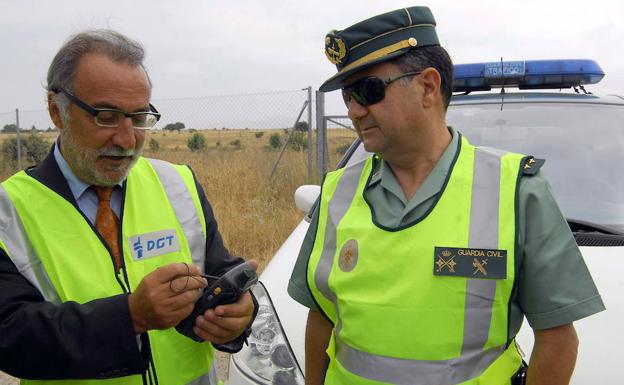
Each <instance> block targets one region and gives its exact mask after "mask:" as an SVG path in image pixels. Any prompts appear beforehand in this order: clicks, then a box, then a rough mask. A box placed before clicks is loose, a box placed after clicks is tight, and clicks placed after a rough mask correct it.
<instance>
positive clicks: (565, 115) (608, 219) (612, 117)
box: [447, 102, 624, 231]
mask: <svg viewBox="0 0 624 385" xmlns="http://www.w3.org/2000/svg"><path fill="white" fill-rule="evenodd" d="M623 122H624V106H621V105H603V104H590V103H583V104H582V103H535V102H534V103H506V104H505V105H504V106H503V109H502V111H501V106H500V104H480V105H479V104H477V105H474V104H470V105H451V106H450V107H449V111H448V114H447V123H448V124H449V125H450V126H452V127H454V128H455V129H456V130H458V131H459V132H461V133H462V134H464V135H465V136H466V137H467V138H468V139H469V140H470V142H471V143H473V144H475V145H481V146H488V147H496V148H500V149H504V150H509V151H514V152H519V153H523V154H528V155H533V156H535V157H537V158H545V159H546V164H545V165H544V166H543V168H542V170H543V172H544V174H545V175H546V176H547V178H548V180H549V181H550V184H551V185H552V188H553V190H554V193H555V196H556V198H557V201H558V202H559V205H560V206H561V209H562V211H563V212H564V214H565V215H566V217H568V218H571V219H576V220H583V221H588V222H592V223H597V224H601V225H604V226H609V227H611V228H614V229H617V230H619V231H624V175H623V172H622V168H621V165H622V164H624V152H623V151H624V123H623Z"/></svg>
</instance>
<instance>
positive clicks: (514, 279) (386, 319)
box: [288, 7, 604, 385]
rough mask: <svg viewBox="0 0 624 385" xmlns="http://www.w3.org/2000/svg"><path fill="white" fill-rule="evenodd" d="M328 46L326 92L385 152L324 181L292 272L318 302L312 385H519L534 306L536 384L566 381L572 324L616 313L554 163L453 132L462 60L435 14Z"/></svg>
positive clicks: (365, 138) (380, 20) (377, 23)
mask: <svg viewBox="0 0 624 385" xmlns="http://www.w3.org/2000/svg"><path fill="white" fill-rule="evenodd" d="M325 46H326V49H325V54H326V56H327V57H328V59H329V60H330V61H331V62H332V63H333V64H335V65H336V67H337V69H338V73H337V74H335V75H334V76H332V77H331V78H330V79H328V80H327V81H326V82H325V83H323V85H322V86H321V87H320V90H321V91H324V92H327V91H332V90H336V89H341V90H342V95H343V98H344V101H345V103H346V105H347V108H348V113H349V117H350V118H351V120H352V121H353V125H354V127H355V129H356V131H357V134H358V136H359V138H360V139H361V141H362V144H363V146H364V148H365V149H366V150H367V151H369V152H372V153H374V155H372V156H369V157H368V158H367V159H365V160H363V161H360V162H354V163H353V164H349V165H348V166H346V167H344V168H342V169H340V170H337V171H334V172H330V173H328V174H327V175H326V177H325V179H324V182H323V187H322V190H321V196H320V198H319V202H318V204H317V205H316V208H315V211H314V213H313V215H312V222H311V225H310V229H309V231H308V233H307V235H306V238H305V240H304V243H303V246H302V248H301V251H300V254H299V259H298V260H297V263H296V265H295V268H294V271H293V275H292V277H291V280H290V284H289V287H288V292H289V294H290V295H291V296H292V297H293V298H294V299H295V300H297V301H298V302H300V303H302V304H303V305H305V306H307V307H309V308H310V311H309V315H308V321H307V328H306V360H305V368H306V384H310V385H312V384H314V385H317V384H322V383H325V384H332V385H333V384H349V385H353V384H367V385H369V384H405V385H432V384H437V385H441V384H444V385H453V384H477V383H479V384H488V385H503V384H509V383H513V384H517V383H520V382H521V381H524V380H525V375H527V372H525V370H524V367H523V366H524V364H523V360H522V356H521V353H520V351H519V349H518V348H517V347H516V344H515V340H514V337H515V335H516V333H517V332H518V330H519V329H520V325H521V323H522V319H523V317H524V315H526V317H527V318H528V320H529V322H530V324H531V326H532V327H533V329H534V330H535V337H536V338H535V347H534V350H533V353H532V356H531V360H530V364H529V367H528V377H526V380H527V384H531V385H537V384H549V385H555V384H567V383H568V382H569V380H570V376H571V374H572V370H573V368H574V364H575V359H576V352H577V344H578V340H577V336H576V333H575V330H574V327H573V325H572V322H573V321H575V320H577V319H580V318H583V317H586V316H588V315H591V314H593V313H596V312H598V311H601V310H603V309H604V306H603V304H602V301H601V299H600V296H599V294H598V293H597V290H596V287H595V285H594V283H593V281H592V279H591V276H590V275H589V272H588V271H587V268H586V267H585V265H584V263H583V260H582V256H581V254H580V251H579V249H578V247H577V246H576V243H575V241H574V238H573V236H572V234H571V233H570V230H569V228H568V227H567V224H566V222H565V219H564V218H563V217H562V215H561V213H560V211H559V209H558V207H557V205H556V203H555V201H554V199H553V197H552V195H551V192H550V189H549V187H548V184H547V182H546V181H545V179H544V177H543V176H542V175H541V173H540V172H539V168H540V166H541V164H542V163H543V161H541V160H536V159H534V158H533V157H529V156H523V155H519V154H514V153H509V152H506V151H500V150H494V149H487V148H479V147H475V146H473V145H471V144H470V143H469V142H468V140H467V139H466V138H464V137H462V136H461V134H460V133H459V132H458V131H456V130H454V129H453V128H450V127H447V126H446V122H445V114H446V109H447V107H448V105H449V101H450V98H451V93H452V80H453V67H452V63H451V59H450V57H449V56H448V54H447V53H446V51H445V50H444V49H443V48H442V47H440V45H439V42H438V39H437V36H436V32H435V20H434V18H433V15H432V14H431V12H430V10H429V9H428V8H427V7H410V8H405V9H399V10H396V11H393V12H389V13H385V14H382V15H378V16H375V17H372V18H370V19H368V20H364V21H362V22H360V23H357V24H355V25H353V26H351V27H349V28H346V29H345V30H342V31H331V32H330V33H329V34H328V35H327V37H326V38H325ZM459 128H460V129H461V127H459ZM516 205H517V206H516ZM516 207H518V209H517V210H516Z"/></svg>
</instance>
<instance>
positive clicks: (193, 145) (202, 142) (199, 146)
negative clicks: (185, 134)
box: [186, 132, 206, 152]
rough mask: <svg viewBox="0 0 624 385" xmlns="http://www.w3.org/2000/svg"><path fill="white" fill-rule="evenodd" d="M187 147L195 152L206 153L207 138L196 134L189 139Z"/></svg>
mask: <svg viewBox="0 0 624 385" xmlns="http://www.w3.org/2000/svg"><path fill="white" fill-rule="evenodd" d="M186 146H187V147H188V148H189V150H191V151H193V152H198V151H204V150H205V149H206V137H205V136H204V135H202V134H200V133H199V132H196V133H194V134H193V135H191V137H190V138H188V141H187V142H186Z"/></svg>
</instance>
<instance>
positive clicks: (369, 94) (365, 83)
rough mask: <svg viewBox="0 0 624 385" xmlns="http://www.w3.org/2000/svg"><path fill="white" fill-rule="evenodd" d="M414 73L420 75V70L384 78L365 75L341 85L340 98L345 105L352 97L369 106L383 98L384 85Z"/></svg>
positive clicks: (386, 85) (384, 92) (384, 93)
mask: <svg viewBox="0 0 624 385" xmlns="http://www.w3.org/2000/svg"><path fill="white" fill-rule="evenodd" d="M416 75H420V72H406V73H404V74H401V75H397V76H393V77H390V78H388V79H386V80H384V79H381V78H379V77H377V76H367V77H365V78H362V79H359V80H357V81H355V82H354V83H352V84H350V85H348V86H346V87H343V89H342V98H343V99H344V102H345V104H346V105H347V107H349V103H350V102H351V99H352V98H353V99H355V101H356V102H358V104H360V105H362V106H364V107H366V106H370V105H372V104H375V103H379V102H381V101H382V100H383V99H384V97H385V96H386V87H388V85H389V84H390V83H392V82H393V81H395V80H398V79H401V78H405V77H408V76H416Z"/></svg>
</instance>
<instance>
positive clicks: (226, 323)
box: [194, 293, 254, 344]
mask: <svg viewBox="0 0 624 385" xmlns="http://www.w3.org/2000/svg"><path fill="white" fill-rule="evenodd" d="M253 311H254V307H253V302H252V300H251V295H250V294H249V293H244V294H243V295H242V296H241V298H239V300H238V301H237V302H235V303H232V304H229V305H219V306H217V307H216V308H215V309H209V310H206V311H205V312H204V314H203V315H201V316H199V317H197V320H196V323H195V329H194V331H195V334H197V335H198V336H200V337H201V338H203V339H204V340H206V341H211V342H214V343H217V344H223V343H226V342H229V341H232V340H233V339H235V338H236V337H238V336H239V335H241V333H242V332H243V331H245V329H246V328H247V326H248V325H249V324H250V323H251V318H252V315H253Z"/></svg>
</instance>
